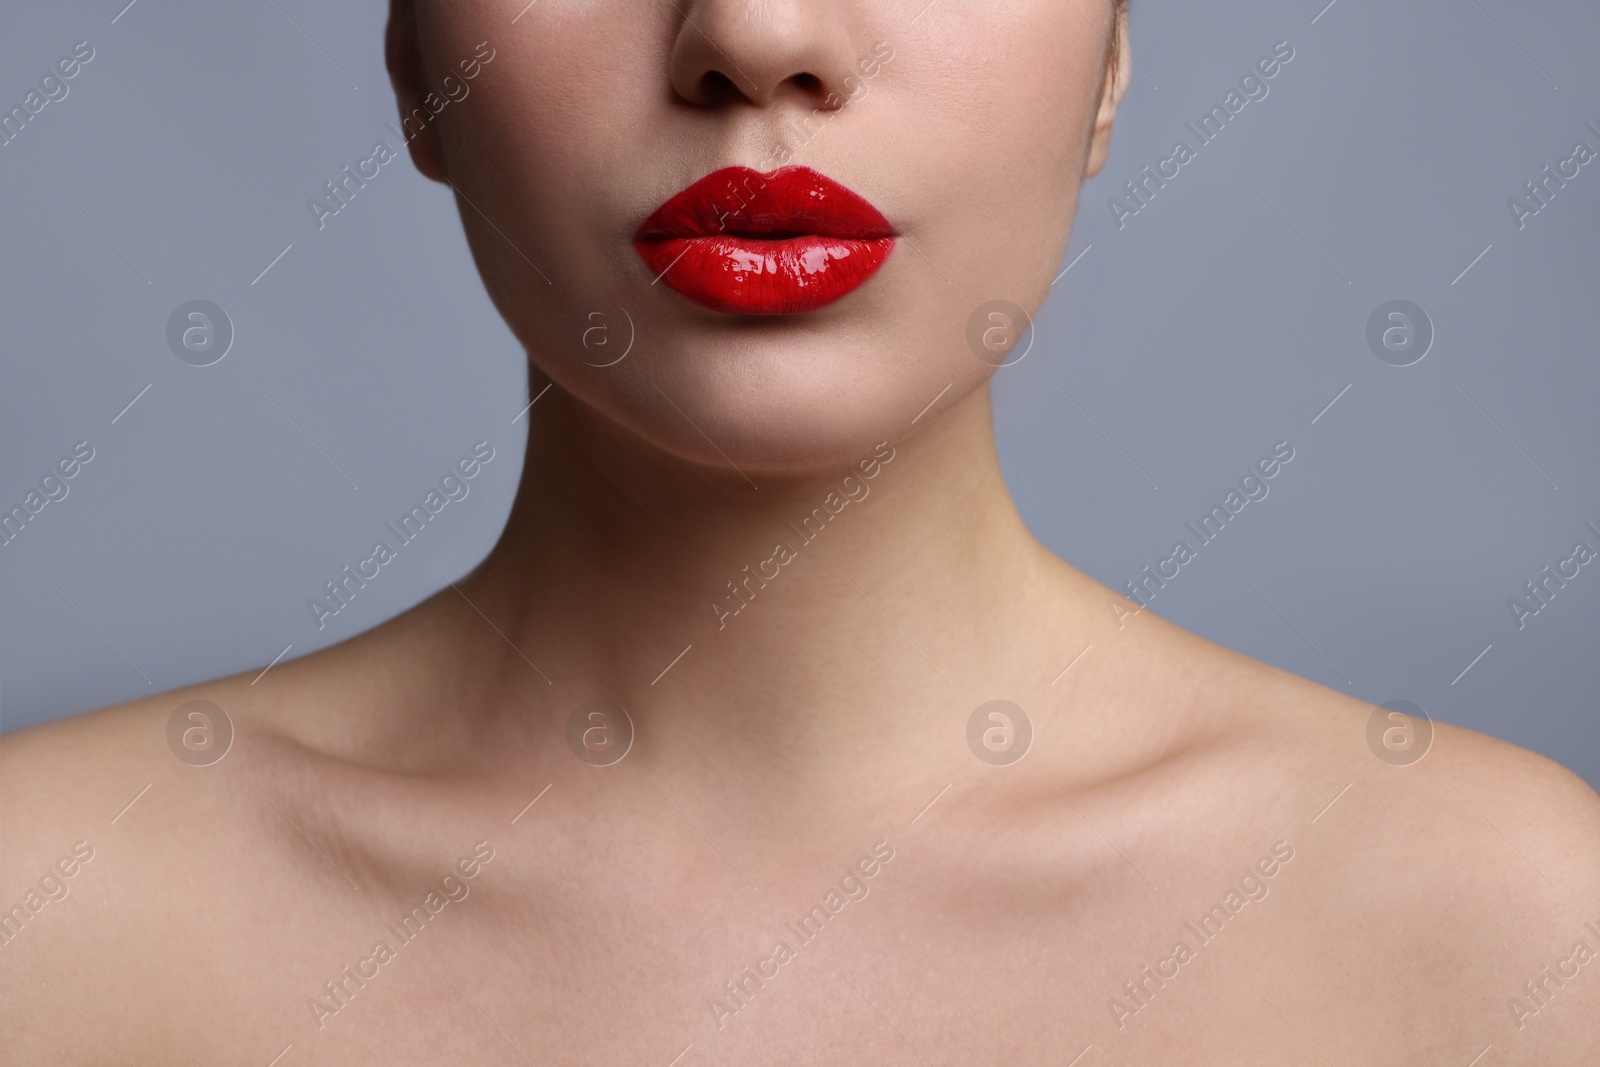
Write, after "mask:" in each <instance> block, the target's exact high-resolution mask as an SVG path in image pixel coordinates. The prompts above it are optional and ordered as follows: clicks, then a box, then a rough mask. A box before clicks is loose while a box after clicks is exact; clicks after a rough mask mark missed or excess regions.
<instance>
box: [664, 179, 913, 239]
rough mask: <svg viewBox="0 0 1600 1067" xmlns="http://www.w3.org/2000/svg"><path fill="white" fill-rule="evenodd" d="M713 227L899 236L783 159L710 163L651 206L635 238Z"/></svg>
mask: <svg viewBox="0 0 1600 1067" xmlns="http://www.w3.org/2000/svg"><path fill="white" fill-rule="evenodd" d="M718 235H727V236H734V237H746V238H752V239H756V240H784V239H786V238H793V237H804V236H814V237H831V238H835V239H843V240H861V241H870V240H876V239H879V238H884V237H895V236H898V234H897V233H896V232H895V229H894V227H893V226H891V225H890V224H889V220H888V219H886V218H884V217H883V214H882V213H881V212H879V211H878V209H877V208H875V207H873V206H872V205H871V204H870V203H868V202H867V200H866V199H864V198H863V197H861V196H860V195H859V194H857V193H854V192H852V191H851V190H849V189H847V188H845V187H844V186H843V185H840V184H839V183H838V182H836V181H834V180H833V179H832V178H829V177H828V176H827V175H825V174H821V173H819V172H817V171H815V170H812V169H811V168H810V167H802V166H790V167H782V168H779V169H778V170H775V171H771V172H769V173H762V172H761V171H758V170H755V169H753V168H750V167H724V168H723V169H721V170H718V171H714V172H713V173H711V174H708V175H706V176H705V177H703V178H701V179H700V180H699V181H697V182H695V183H694V184H692V185H690V186H689V187H688V188H687V189H684V190H683V191H682V192H680V193H678V194H677V195H675V196H673V197H672V198H671V199H669V200H668V201H667V202H666V203H664V204H662V205H661V206H660V207H659V208H657V209H656V210H655V213H654V214H652V215H651V216H650V217H649V218H648V219H646V220H645V222H644V225H642V226H640V227H639V230H638V232H637V233H636V234H635V235H634V240H636V241H661V240H668V239H671V238H675V237H676V238H692V237H714V236H718Z"/></svg>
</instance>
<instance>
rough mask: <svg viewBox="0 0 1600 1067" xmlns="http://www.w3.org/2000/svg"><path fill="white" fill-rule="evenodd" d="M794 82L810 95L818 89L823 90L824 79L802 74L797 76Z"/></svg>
mask: <svg viewBox="0 0 1600 1067" xmlns="http://www.w3.org/2000/svg"><path fill="white" fill-rule="evenodd" d="M793 80H794V83H795V85H796V86H798V87H799V88H801V89H804V90H805V91H806V92H808V93H814V92H816V91H817V90H818V89H820V88H822V79H821V78H819V77H817V76H816V75H815V74H807V73H804V72H801V73H799V74H796V75H795V76H794V79H793Z"/></svg>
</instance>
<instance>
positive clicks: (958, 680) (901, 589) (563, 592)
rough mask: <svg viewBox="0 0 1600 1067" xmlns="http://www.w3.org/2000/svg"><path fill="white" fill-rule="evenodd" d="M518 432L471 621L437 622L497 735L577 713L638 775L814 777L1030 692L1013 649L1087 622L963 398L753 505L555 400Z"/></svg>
mask: <svg viewBox="0 0 1600 1067" xmlns="http://www.w3.org/2000/svg"><path fill="white" fill-rule="evenodd" d="M530 417H531V418H532V419H533V423H532V427H531V429H530V432H529V441H528V454H527V462H526V464H525V468H524V473H523V480H522V485H521V488H520V490H519V493H518V497H517V503H516V505H515V507H514V509H513V511H512V515H511V519H510V522H509V523H508V525H507V528H506V531H505V533H504V535H503V537H502V539H501V541H500V543H499V545H498V546H497V547H496V549H495V551H494V552H493V553H492V554H491V555H490V557H489V558H488V559H487V560H486V561H485V563H484V564H483V566H481V567H480V568H479V569H478V570H477V571H476V572H475V573H474V574H473V575H472V576H471V578H470V579H468V580H465V581H463V582H462V583H460V588H461V590H462V592H463V594H464V595H465V597H466V598H467V599H469V600H470V601H471V603H472V604H473V605H475V606H476V609H477V610H476V611H474V610H473V609H472V608H471V607H468V606H466V605H465V604H463V605H460V608H461V610H462V612H463V613H464V620H465V621H463V623H462V628H463V632H466V633H471V634H473V635H475V637H476V638H481V637H482V636H483V635H484V634H487V635H488V636H487V641H486V642H484V643H483V644H484V648H483V652H484V656H485V657H487V659H488V660H489V661H491V662H493V663H494V664H495V666H494V667H493V668H491V671H490V676H491V677H495V678H497V679H498V682H497V683H496V686H497V688H498V691H499V693H500V694H501V695H502V696H503V697H504V699H500V700H491V701H488V702H487V703H488V704H489V706H491V707H494V708H497V709H498V710H500V711H502V712H505V713H507V714H515V713H516V711H517V709H522V710H523V711H524V712H525V710H526V709H527V708H528V706H529V705H530V703H532V704H536V705H539V706H542V707H544V708H546V709H547V710H548V713H549V714H550V715H553V716H554V717H555V719H557V720H559V722H558V723H557V725H558V726H564V723H565V716H566V715H567V714H568V713H569V712H570V711H571V709H573V708H575V707H577V706H578V705H579V704H581V703H583V702H584V701H586V700H589V699H593V698H596V697H601V698H605V699H608V700H612V701H615V702H616V703H618V704H620V705H622V706H623V707H624V708H626V709H627V710H628V712H629V714H630V716H631V717H632V718H633V720H634V722H635V726H636V728H637V729H638V731H639V737H640V739H641V741H643V740H644V739H645V738H646V736H648V737H649V738H650V739H651V741H650V743H649V745H646V746H645V748H646V750H647V751H644V752H643V753H642V754H643V755H644V756H645V758H647V759H648V758H651V756H650V752H649V751H648V749H649V748H650V745H654V746H656V748H655V752H656V755H657V756H662V755H664V753H665V752H666V751H667V750H670V749H671V748H673V747H675V746H683V745H694V746H702V747H703V746H705V745H711V744H714V745H715V747H716V748H717V749H718V751H720V752H722V753H723V754H724V756H725V757H726V758H728V759H730V760H740V761H744V762H746V763H748V762H749V761H751V760H756V761H762V760H767V761H778V760H786V761H791V762H792V761H793V760H794V759H796V758H797V757H796V754H797V753H804V754H806V758H814V759H818V760H828V759H836V758H839V757H841V746H848V745H850V744H857V745H860V744H862V743H863V742H862V741H861V738H862V735H863V731H864V729H865V728H866V726H867V724H868V723H870V724H871V731H872V736H873V738H874V740H873V741H872V744H874V745H876V744H880V743H882V739H884V738H885V737H886V736H889V735H892V734H894V733H896V732H903V733H905V734H906V735H907V736H910V735H912V734H916V733H920V734H922V735H924V736H925V735H927V734H929V733H931V732H935V731H929V730H928V729H927V724H928V722H929V716H930V714H933V713H934V712H935V710H937V713H938V714H940V715H941V716H943V715H944V714H945V713H946V712H948V713H950V714H954V713H955V712H956V711H960V712H961V713H962V714H963V715H964V714H965V713H966V712H967V711H970V710H971V708H972V707H975V706H976V705H977V703H981V702H982V701H984V700H987V699H990V698H992V697H994V696H997V695H1003V693H1000V692H991V691H990V690H991V689H994V688H996V687H997V686H998V687H999V688H1000V689H1002V690H1003V689H1004V688H1005V686H1006V685H1007V684H1009V683H1010V682H1011V681H1013V680H1014V679H1015V680H1019V681H1025V682H1026V683H1027V684H1028V685H1029V686H1030V687H1031V684H1032V682H1033V681H1035V680H1036V679H1034V678H1033V676H1034V675H1035V674H1039V673H1040V672H1042V671H1044V670H1045V668H1046V666H1047V665H1048V663H1049V662H1051V657H1055V656H1057V655H1058V650H1051V651H1050V652H1048V653H1047V654H1046V656H1045V658H1044V660H1042V661H1041V662H1034V659H1035V658H1036V652H1037V649H1036V646H1037V641H1036V640H1029V639H1027V638H1026V637H1019V635H1026V634H1027V633H1029V632H1037V631H1038V630H1040V629H1041V628H1042V627H1041V625H1040V624H1041V621H1042V620H1044V619H1049V620H1050V621H1051V622H1052V623H1055V622H1058V621H1060V620H1061V618H1062V612H1063V607H1062V603H1063V602H1064V601H1065V602H1071V601H1074V600H1081V601H1082V605H1081V610H1084V611H1087V610H1091V609H1090V608H1089V607H1088V604H1090V603H1091V602H1093V601H1092V597H1090V596H1089V594H1088V592H1087V588H1086V587H1088V586H1090V585H1092V583H1089V582H1088V581H1087V579H1082V578H1081V576H1077V575H1076V572H1073V571H1071V570H1070V568H1066V567H1064V566H1063V565H1061V564H1060V563H1059V561H1057V560H1055V559H1054V557H1052V556H1050V555H1049V554H1048V553H1046V552H1045V551H1044V550H1043V549H1042V548H1041V547H1040V546H1039V545H1038V544H1037V543H1036V542H1035V541H1034V540H1033V539H1032V537H1031V536H1030V535H1029V534H1028V532H1027V530H1026V529H1025V527H1024V526H1023V524H1022V522H1021V520H1020V518H1019V516H1018V515H1017V513H1016V511H1015V508H1014V507H1013V505H1012V503H1011V499H1010V497H1009V495H1008V494H1007V492H1006V489H1005V486H1004V483H1003V481H1002V479H1001V476H1000V470H999V464H998V460H997V457H996V454H995V448H994V439H993V432H992V424H991V418H990V406H989V395H988V391H987V389H986V388H985V389H981V390H979V391H977V392H976V393H974V394H972V395H971V396H969V397H968V398H966V399H965V400H964V401H962V402H961V403H960V404H958V405H956V406H955V407H953V408H951V409H950V410H948V411H945V412H943V413H942V414H941V415H940V416H939V417H938V419H937V420H935V421H933V422H932V423H931V424H928V425H926V426H924V427H922V428H921V429H920V431H919V432H918V433H917V434H915V435H914V436H912V437H909V438H906V439H904V440H901V441H899V442H897V443H885V444H884V445H880V446H879V447H878V448H877V449H876V450H873V449H871V448H869V449H867V450H866V451H865V452H864V454H863V455H862V456H861V457H860V460H861V461H864V462H856V463H851V464H848V465H841V466H840V468H839V469H838V470H833V471H826V472H818V473H816V474H814V475H809V476H804V477H799V476H783V477H777V476H769V475H753V476H752V477H753V480H754V482H755V484H756V486H759V488H757V487H753V486H752V484H751V481H750V480H747V478H746V477H745V475H743V474H740V473H738V472H736V471H735V470H733V469H732V468H731V467H730V468H728V469H724V470H703V469H694V468H690V467H688V466H686V465H685V464H683V463H681V462H679V461H676V460H674V459H672V458H671V457H668V456H665V455H664V454H661V453H659V452H655V451H653V450H651V449H650V448H649V447H647V446H645V445H643V444H642V443H641V442H639V441H638V440H637V439H636V438H630V437H625V436H624V435H623V434H622V432H621V431H620V430H618V429H617V428H616V427H615V426H614V425H613V424H610V423H608V422H606V421H605V420H603V419H602V418H601V417H600V416H598V415H596V414H594V413H593V412H592V411H590V410H589V409H587V408H586V407H584V406H583V405H581V404H580V403H579V402H577V401H576V400H574V399H572V398H571V397H569V396H567V395H566V394H564V393H562V392H560V391H559V390H554V389H553V390H551V392H550V393H549V395H547V396H546V397H545V398H544V400H543V401H542V402H541V403H540V404H539V405H538V406H537V407H536V408H535V409H534V410H533V412H532V413H530ZM747 473H749V472H747ZM1074 591H1076V592H1077V593H1079V594H1080V595H1079V596H1077V597H1073V596H1071V595H1070V594H1071V593H1072V592H1074ZM1063 593H1066V594H1068V595H1067V596H1065V597H1063ZM447 595H449V594H447ZM480 611H481V613H482V615H483V616H484V617H486V618H488V619H491V620H493V621H494V625H495V626H496V628H498V629H499V630H500V631H501V632H502V634H503V635H504V637H505V638H506V640H504V641H502V640H501V639H500V638H497V637H495V636H494V635H493V634H492V633H491V632H489V631H488V628H487V627H486V626H485V625H484V620H483V619H482V618H479V617H478V612H480ZM1053 628H1054V629H1055V630H1056V632H1057V633H1059V629H1060V628H1059V626H1054V627H1053ZM510 645H515V646H516V649H517V650H518V651H513V650H512V649H511V648H510V647H509V646H510ZM519 653H520V654H519ZM524 656H525V657H526V660H524V658H523V657H524ZM468 658H469V659H470V660H477V659H478V657H468ZM528 661H531V664H530V663H529V662H528ZM479 662H482V661H481V660H479ZM535 665H536V666H535ZM547 679H548V680H547ZM1047 679H1048V675H1047V674H1046V675H1045V676H1044V680H1047ZM940 721H943V720H942V718H941V720H940ZM923 743H924V744H925V743H926V742H923ZM636 754H640V750H637V749H636V750H635V753H631V754H630V755H636ZM861 754H862V755H863V756H865V755H868V753H861Z"/></svg>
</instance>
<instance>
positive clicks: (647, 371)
mask: <svg viewBox="0 0 1600 1067" xmlns="http://www.w3.org/2000/svg"><path fill="white" fill-rule="evenodd" d="M884 329H885V328H884V324H883V323H882V322H881V321H880V322H878V323H876V324H875V325H874V324H870V323H860V322H854V323H852V322H851V320H849V319H845V320H842V321H839V322H835V323H832V324H829V323H827V322H826V321H823V320H819V321H815V322H806V321H804V319H803V317H802V318H800V319H783V320H764V321H763V320H754V321H753V320H750V319H725V320H723V321H720V322H715V323H709V324H706V327H705V328H701V329H690V330H686V331H685V330H674V331H673V332H670V333H667V334H665V338H664V340H663V342H662V343H660V344H658V345H649V344H646V343H643V336H644V335H643V334H641V343H640V346H639V350H637V351H635V352H634V353H632V354H630V355H629V356H628V358H627V359H626V360H624V361H623V362H622V363H619V364H617V365H615V366H612V367H607V368H601V369H596V368H592V367H589V366H586V365H583V364H581V363H576V361H574V360H572V359H570V358H569V359H560V358H555V359H550V358H538V359H536V363H537V365H538V367H539V369H540V370H541V371H543V372H544V373H545V374H546V375H547V376H548V377H550V378H551V379H552V380H553V381H555V382H556V384H557V385H558V386H560V387H561V388H563V389H565V390H566V391H568V392H569V393H571V394H572V395H573V396H575V397H576V398H577V399H578V400H579V401H581V402H582V403H584V404H585V405H587V406H588V407H589V408H591V409H593V410H595V411H596V412H598V413H599V414H600V415H601V416H603V417H604V418H606V419H607V420H608V421H610V422H611V423H613V424H614V425H615V426H617V427H619V428H620V429H621V430H622V431H624V432H626V433H629V434H632V435H634V436H637V437H640V438H643V439H644V440H646V441H647V442H649V443H650V444H652V445H654V446H655V447H656V448H658V449H660V450H661V451H663V452H666V453H668V454H669V455H672V456H674V457H675V458H678V459H680V460H683V461H685V462H687V463H691V464H694V465H697V466H702V467H706V468H709V469H722V470H729V469H730V468H737V469H738V470H739V471H742V472H743V473H744V474H745V475H747V476H749V477H750V478H751V479H752V480H754V481H755V482H756V483H757V484H760V479H759V478H758V477H757V475H758V474H764V475H769V476H772V475H780V476H786V477H804V476H806V475H813V474H814V475H826V474H829V473H832V472H833V471H834V470H835V469H836V468H840V467H848V466H851V465H853V464H855V463H856V462H858V461H859V460H860V459H861V458H862V457H863V456H867V455H870V454H871V453H872V450H873V448H874V447H875V446H877V445H879V444H881V443H883V442H885V441H890V442H893V441H898V440H901V439H902V438H904V437H906V436H907V435H908V434H910V433H911V432H913V431H914V430H916V429H918V428H920V427H922V426H924V425H927V424H928V423H929V422H931V421H933V416H934V413H933V412H930V413H929V414H928V415H927V416H926V417H924V418H922V419H920V420H918V421H917V423H916V424H915V425H913V422H912V420H913V419H916V418H917V416H918V414H919V413H920V412H922V410H923V409H924V408H925V407H927V405H928V403H929V402H930V401H931V400H932V399H933V398H934V396H935V395H937V394H938V393H939V392H940V391H941V390H943V389H945V387H946V386H947V385H950V386H952V387H951V388H950V389H949V390H948V391H947V392H945V394H944V396H943V397H942V398H941V399H940V404H939V407H940V408H941V409H942V408H945V407H947V406H948V405H950V404H952V403H954V402H955V400H957V399H959V397H960V396H964V395H966V394H968V393H970V392H971V391H972V390H973V389H975V388H977V387H978V386H979V385H981V384H982V382H983V380H984V378H985V375H984V374H982V373H980V372H979V371H980V370H981V368H976V369H975V368H974V367H971V366H964V365H962V364H961V363H960V362H959V361H954V360H947V359H942V358H937V357H934V358H924V359H922V360H920V361H918V362H915V363H906V362H902V361H899V360H897V358H896V353H904V352H905V351H906V347H905V345H904V343H903V341H902V343H901V344H900V345H888V344H882V343H879V340H880V339H879V338H877V337H876V336H875V335H876V334H878V333H879V332H880V331H884ZM887 332H890V333H894V332H897V331H896V330H895V328H894V327H892V326H891V327H889V328H888V330H887ZM930 340H931V339H930ZM923 351H924V352H925V353H932V352H937V349H936V348H934V347H933V346H931V345H930V346H929V347H928V348H924V349H923ZM973 362H974V361H972V360H970V359H969V360H968V361H967V363H969V364H970V363H973ZM630 364H631V365H630ZM952 364H953V366H952ZM957 372H960V373H961V374H964V376H965V377H964V378H961V379H957ZM663 396H665V397H666V399H667V400H670V401H671V402H670V403H666V402H664V401H663Z"/></svg>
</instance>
